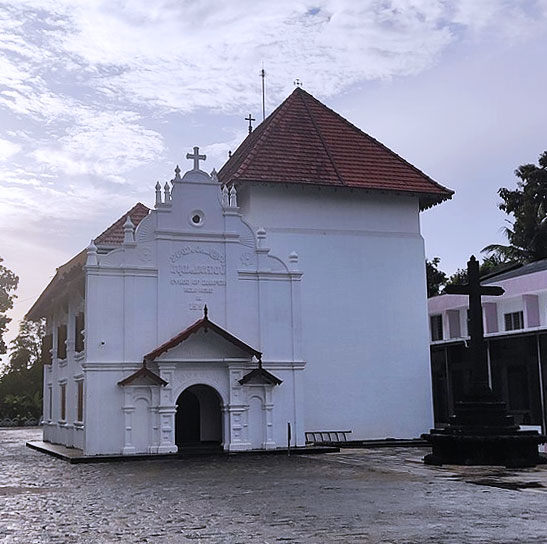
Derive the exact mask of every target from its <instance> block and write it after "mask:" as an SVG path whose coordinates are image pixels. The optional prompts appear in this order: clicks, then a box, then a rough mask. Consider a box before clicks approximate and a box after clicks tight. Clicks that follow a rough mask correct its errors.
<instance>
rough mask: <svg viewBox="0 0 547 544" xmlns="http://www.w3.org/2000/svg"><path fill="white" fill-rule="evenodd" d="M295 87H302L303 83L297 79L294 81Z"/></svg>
mask: <svg viewBox="0 0 547 544" xmlns="http://www.w3.org/2000/svg"><path fill="white" fill-rule="evenodd" d="M294 85H295V86H296V87H302V81H300V80H299V79H298V78H296V79H295V80H294Z"/></svg>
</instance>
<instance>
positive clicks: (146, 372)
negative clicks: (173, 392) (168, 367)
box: [118, 363, 167, 387]
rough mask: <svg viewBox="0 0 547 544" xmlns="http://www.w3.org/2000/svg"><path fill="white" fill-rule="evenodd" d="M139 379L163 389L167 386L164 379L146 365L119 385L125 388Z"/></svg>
mask: <svg viewBox="0 0 547 544" xmlns="http://www.w3.org/2000/svg"><path fill="white" fill-rule="evenodd" d="M139 378H145V379H147V380H150V381H152V382H153V383H155V384H157V385H161V386H163V387H165V386H166V385H167V382H166V381H165V380H164V379H163V378H161V377H160V376H158V375H157V374H155V373H154V372H152V371H151V370H150V369H149V368H147V367H146V364H145V363H143V365H142V366H141V367H140V368H139V370H137V371H136V372H133V374H131V375H129V376H127V378H124V379H123V380H120V381H119V382H118V385H120V386H122V387H125V386H126V385H131V384H132V383H133V382H134V381H135V380H138V379H139Z"/></svg>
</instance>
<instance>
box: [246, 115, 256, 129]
mask: <svg viewBox="0 0 547 544" xmlns="http://www.w3.org/2000/svg"><path fill="white" fill-rule="evenodd" d="M245 121H249V134H251V132H252V131H253V125H252V122H253V121H256V119H255V118H254V117H252V116H251V114H250V113H249V117H245Z"/></svg>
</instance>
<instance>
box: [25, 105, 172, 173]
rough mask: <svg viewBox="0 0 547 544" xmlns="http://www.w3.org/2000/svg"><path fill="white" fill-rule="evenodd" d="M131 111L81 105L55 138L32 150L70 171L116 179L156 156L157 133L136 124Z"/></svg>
mask: <svg viewBox="0 0 547 544" xmlns="http://www.w3.org/2000/svg"><path fill="white" fill-rule="evenodd" d="M139 120H140V116H139V115H138V114H136V113H134V112H127V111H119V112H100V113H99V112H97V111H94V110H92V109H89V110H87V109H85V108H80V110H79V112H78V120H77V122H75V123H74V124H72V125H70V126H69V127H68V128H67V129H66V135H65V136H63V137H61V138H60V139H59V140H58V141H57V142H55V143H53V144H51V145H48V146H44V147H40V148H38V149H37V150H35V151H34V153H33V155H34V158H35V159H36V160H37V161H38V162H39V163H41V164H43V165H46V166H47V167H49V168H51V169H53V170H54V171H59V172H62V173H66V174H69V175H86V174H91V175H96V176H101V177H103V178H108V179H110V180H115V181H119V180H120V179H122V178H120V177H119V174H123V173H125V172H128V171H130V170H133V169H134V168H138V167H139V166H141V165H143V164H145V163H147V162H150V161H152V160H157V159H158V158H160V157H161V155H162V153H163V142H162V137H161V135H160V134H158V133H157V132H155V131H153V130H149V129H146V128H144V127H143V126H142V125H141V124H139Z"/></svg>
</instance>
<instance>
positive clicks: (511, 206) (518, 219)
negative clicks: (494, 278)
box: [482, 151, 547, 263]
mask: <svg viewBox="0 0 547 544" xmlns="http://www.w3.org/2000/svg"><path fill="white" fill-rule="evenodd" d="M515 175H516V176H517V177H518V178H519V180H518V181H517V188H516V189H515V190H511V189H507V188H505V187H502V188H501V189H499V191H498V194H499V195H500V197H501V199H502V200H503V202H502V203H500V204H499V206H498V207H499V209H500V210H503V211H504V212H505V213H507V214H508V215H512V216H513V218H514V220H513V222H512V224H511V226H509V227H505V228H504V232H505V235H506V236H507V239H508V241H509V245H501V244H491V245H489V246H486V247H485V248H484V249H483V250H482V251H484V252H486V253H487V254H489V255H495V256H497V257H499V258H501V259H502V260H504V261H517V262H520V263H526V262H532V261H537V260H539V259H545V258H547V151H545V152H544V153H542V154H541V155H540V157H539V160H538V164H537V165H535V164H523V165H521V166H519V167H518V168H517V170H515Z"/></svg>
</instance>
